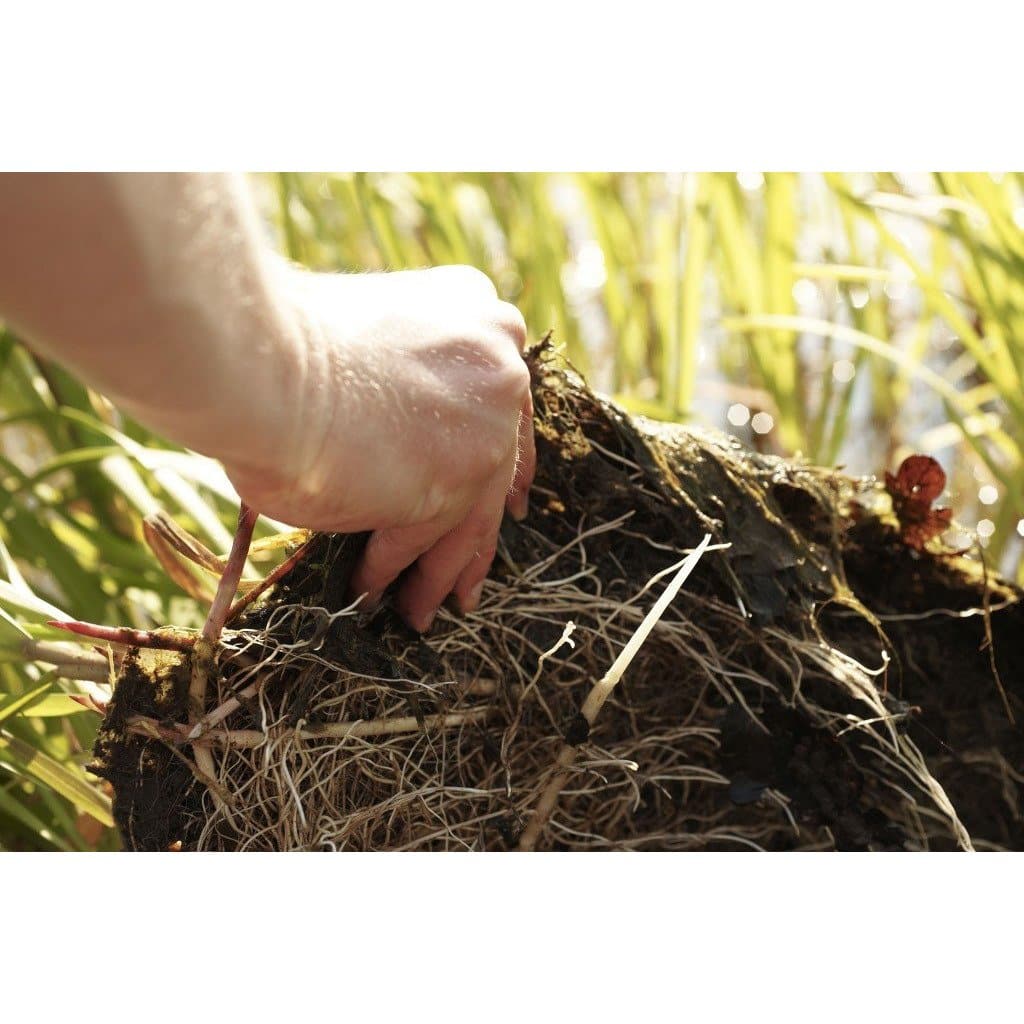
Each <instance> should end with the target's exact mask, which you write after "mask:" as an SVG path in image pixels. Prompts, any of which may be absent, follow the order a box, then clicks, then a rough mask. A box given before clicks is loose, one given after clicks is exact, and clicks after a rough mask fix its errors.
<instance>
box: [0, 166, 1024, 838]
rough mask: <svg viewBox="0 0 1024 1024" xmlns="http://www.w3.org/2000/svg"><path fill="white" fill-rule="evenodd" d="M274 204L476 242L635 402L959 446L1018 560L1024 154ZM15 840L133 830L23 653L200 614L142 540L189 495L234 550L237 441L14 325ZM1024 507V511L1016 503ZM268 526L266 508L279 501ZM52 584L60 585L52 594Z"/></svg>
mask: <svg viewBox="0 0 1024 1024" xmlns="http://www.w3.org/2000/svg"><path fill="white" fill-rule="evenodd" d="M253 181H254V185H255V188H256V192H257V195H258V198H259V200H260V203H261V207H262V209H263V211H264V213H265V214H266V217H267V221H268V228H269V230H271V231H272V232H273V233H274V237H275V241H276V243H277V244H279V245H280V246H281V247H282V249H284V251H286V252H287V253H288V254H289V255H290V256H291V257H292V258H293V259H295V260H297V261H299V262H301V263H303V264H305V265H307V266H309V267H312V268H314V269H320V270H344V271H366V270H385V269H387V270H399V269H405V268H416V267H423V266H429V265H435V264H440V263H468V264H472V265H474V266H477V267H479V268H480V269H482V270H484V271H486V272H487V273H488V274H490V275H491V277H492V278H493V280H494V282H495V285H496V287H497V288H498V291H499V294H500V295H501V296H502V298H504V299H507V300H508V301H510V302H513V303H515V304H516V305H518V306H519V307H520V309H521V310H522V311H523V313H524V315H525V317H526V320H527V323H528V325H529V327H530V329H531V333H532V334H533V336H535V337H538V336H540V335H541V334H542V333H543V332H544V331H546V330H547V329H548V328H553V329H554V331H555V339H556V341H557V342H558V343H559V344H560V345H562V346H564V349H565V351H566V353H567V355H568V356H569V358H570V359H571V360H572V361H573V362H574V363H575V364H576V365H577V366H578V367H579V368H580V369H581V370H582V371H583V372H584V373H586V374H588V376H589V377H590V378H591V380H592V381H593V382H594V383H595V384H596V386H598V387H600V388H601V389H603V390H605V391H608V392H610V393H612V394H614V395H615V396H616V397H617V398H619V399H620V400H621V401H623V402H624V403H625V404H626V405H627V406H629V407H630V408H632V409H633V410H634V411H638V412H643V413H647V414H651V415H655V416H660V417H664V418H672V419H688V420H693V421H697V422H705V423H710V424H713V425H715V426H719V427H726V428H727V429H729V430H731V431H732V432H734V433H737V434H739V435H740V436H741V437H743V438H744V439H746V440H747V441H749V442H751V443H753V444H755V445H757V446H758V447H760V448H762V449H765V450H771V451H776V452H779V453H783V454H788V455H795V454H801V455H803V456H804V457H807V458H809V459H811V460H813V461H815V462H819V463H824V464H835V463H837V462H840V463H845V464H847V465H848V466H849V468H850V469H851V470H852V471H855V472H860V473H872V472H874V473H881V471H882V470H883V469H886V468H892V467H893V465H895V463H896V462H897V461H898V459H899V458H901V457H902V456H903V455H905V454H907V453H909V452H910V451H925V452H928V453H929V454H933V455H935V456H936V457H938V458H940V460H941V461H942V462H943V464H944V465H945V467H946V468H947V470H948V471H949V473H950V503H951V504H953V505H954V507H955V510H956V516H957V520H958V522H959V523H960V524H962V525H963V526H964V527H965V529H967V530H968V531H969V530H972V529H974V528H975V527H976V528H977V532H978V534H979V535H980V537H981V539H982V540H983V542H984V543H985V544H986V546H987V548H988V554H989V557H990V558H991V560H992V561H993V562H995V563H997V564H1001V565H1002V566H1003V568H1004V570H1006V571H1008V572H1011V573H1015V572H1017V563H1018V562H1019V552H1020V547H1019V545H1020V534H1019V524H1021V520H1022V517H1024V389H1022V386H1021V385H1022V373H1024V341H1022V339H1024V333H1022V332H1024V233H1022V230H1021V227H1022V225H1024V191H1022V178H1021V176H1020V175H1017V174H1002V175H993V174H978V173H949V174H947V173H943V174H933V175H921V174H915V175H897V174H889V173H878V174H825V175H817V174H802V175H796V174H787V173H770V174H763V175H762V174H759V173H747V174H739V175H736V174H725V173H715V174H712V173H701V174H632V173H631V174H611V173H607V174H606V173H597V174H595V173H588V174H561V173H560V174H518V173H495V174H482V173H471V174H434V173H415V174H398V173H362V174H290V173H289V174H277V175H258V176H255V177H254V179H253ZM0 483H2V486H0V848H5V849H86V848H90V849H91V848H101V849H107V848H114V847H116V845H117V844H116V839H115V837H114V836H113V833H112V830H111V829H110V828H109V827H107V826H109V821H110V818H109V801H108V800H107V798H106V796H105V794H104V793H103V792H102V790H101V789H100V788H99V786H98V785H97V784H96V782H95V780H92V779H91V778H90V777H89V776H88V775H87V774H86V773H85V772H84V771H82V768H81V766H82V764H84V763H85V762H86V761H87V760H88V758H89V749H90V746H91V743H92V739H93V736H94V732H95V721H94V716H93V715H92V714H91V713H85V712H82V713H74V714H71V713H69V708H73V709H75V710H76V711H77V710H78V705H75V704H72V703H71V702H70V701H69V699H68V697H67V694H68V693H73V692H76V691H77V690H79V689H81V688H82V686H83V685H84V684H81V683H77V682H75V681H73V680H71V679H67V678H62V677H61V676H60V674H59V673H58V672H56V671H54V670H49V669H46V668H43V667H41V666H39V665H36V664H33V663H31V662H26V661H25V651H26V650H27V649H28V648H27V647H26V644H31V643H32V642H38V641H51V640H57V639H62V636H61V635H59V634H58V633H57V632H56V631H54V630H52V629H50V628H49V627H46V626H45V624H44V622H45V620H46V619H47V618H51V617H53V615H54V614H56V613H57V612H58V610H59V611H60V612H64V613H67V614H69V615H71V616H73V617H76V618H82V619H87V620H90V621H95V622H102V623H110V624H127V625H133V626H138V627H147V626H151V625H154V624H162V623H165V622H175V623H178V624H184V625H189V624H196V623H198V621H199V620H200V615H201V609H199V608H198V607H197V606H196V604H195V602H193V601H192V600H191V599H190V598H187V597H185V596H183V595H182V594H180V592H178V590H177V588H176V587H175V586H174V585H173V584H172V583H170V582H169V581H168V580H167V578H166V576H165V575H164V573H163V572H162V570H161V569H160V567H159V565H158V563H157V561H156V559H155V558H154V557H153V556H152V555H151V554H150V553H149V551H148V549H147V548H146V546H145V545H144V543H143V542H142V534H141V528H140V524H141V519H142V517H143V516H144V515H146V514H148V513H150V512H153V511H155V510H156V509H158V508H167V509H168V510H169V511H170V512H171V514H172V515H174V516H175V518H177V519H178V520H179V521H180V522H181V523H182V525H183V526H185V528H186V529H189V530H190V531H192V532H193V533H195V534H196V535H197V536H199V537H201V538H202V539H203V540H204V541H205V542H206V543H207V544H208V545H209V546H210V547H211V548H213V549H215V550H218V551H222V552H223V551H226V550H227V548H228V546H229V542H230V530H231V528H232V526H233V521H234V517H235V511H236V509H235V505H234V499H233V495H232V492H231V490H230V488H229V486H228V485H227V481H226V479H225V478H224V477H223V475H222V474H220V473H219V472H218V470H217V467H216V466H214V465H213V464H211V463H210V462H209V461H208V460H206V459H202V458H200V457H199V456H195V455H193V454H191V453H186V452H182V451H181V450H180V449H177V448H175V447H174V446H171V445H168V444H167V443H166V442H165V441H163V440H162V439H160V438H158V437H155V436H153V435H152V434H151V433H149V432H148V431H147V430H145V429H144V428H142V427H140V426H139V425H138V424H136V423H133V422H131V421H130V420H127V419H125V418H124V417H123V416H122V415H121V414H120V413H119V412H118V411H117V410H115V409H114V408H113V407H111V406H110V404H109V403H108V402H106V400H105V399H103V398H102V397H101V396H98V395H96V394H94V393H92V392H91V391H89V390H88V389H87V388H85V387H83V386H82V385H81V384H80V383H79V382H78V381H77V380H75V379H74V378H73V377H72V376H70V375H69V374H67V373H66V372H64V371H63V370H62V369H61V368H60V367H57V366H55V365H53V364H51V363H48V362H47V361H45V360H43V359H40V358H38V357H36V356H34V355H33V354H31V352H30V351H29V350H27V349H26V348H25V347H24V346H23V345H21V344H20V343H19V342H18V340H17V339H16V338H15V337H14V336H13V335H12V334H11V333H10V332H5V333H3V334H0ZM1020 528H1024V527H1020ZM264 529H266V527H264ZM49 605H52V606H55V607H48V606H49Z"/></svg>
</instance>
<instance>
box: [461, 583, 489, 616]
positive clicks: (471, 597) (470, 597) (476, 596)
mask: <svg viewBox="0 0 1024 1024" xmlns="http://www.w3.org/2000/svg"><path fill="white" fill-rule="evenodd" d="M483 590H484V581H483V580H481V581H480V582H479V583H477V584H476V586H474V587H473V589H472V590H471V591H470V592H469V593H468V594H467V595H466V600H465V601H463V602H462V614H463V615H468V614H469V613H470V612H475V611H476V609H477V606H478V605H479V604H480V595H481V594H482V593H483Z"/></svg>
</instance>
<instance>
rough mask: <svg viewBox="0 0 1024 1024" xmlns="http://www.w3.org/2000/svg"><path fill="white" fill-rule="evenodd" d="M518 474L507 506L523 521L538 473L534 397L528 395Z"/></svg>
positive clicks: (521, 416) (522, 416)
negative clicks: (534, 479) (534, 429)
mask: <svg viewBox="0 0 1024 1024" xmlns="http://www.w3.org/2000/svg"><path fill="white" fill-rule="evenodd" d="M517 445H518V451H517V457H516V472H515V476H514V477H513V479H512V489H511V490H510V491H509V494H508V501H507V502H506V505H507V507H508V510H509V513H510V514H511V516H512V517H513V518H514V519H517V520H522V519H525V518H526V514H527V512H528V511H529V507H530V487H531V486H532V484H533V478H534V475H535V474H536V472H537V447H536V442H535V441H534V437H533V395H531V394H530V392H529V391H527V393H526V401H525V402H523V410H522V412H521V413H520V414H519V437H518V441H517Z"/></svg>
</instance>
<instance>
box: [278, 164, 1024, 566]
mask: <svg viewBox="0 0 1024 1024" xmlns="http://www.w3.org/2000/svg"><path fill="white" fill-rule="evenodd" d="M258 184H259V188H260V194H261V197H262V201H263V205H264V209H265V210H266V212H267V214H268V218H269V219H270V220H271V221H272V222H273V223H274V224H275V225H276V228H277V232H278V235H277V237H278V239H279V241H280V244H281V245H282V247H283V248H284V249H285V250H286V251H287V252H288V253H289V254H290V255H291V256H292V257H293V258H294V259H296V260H298V261H301V262H302V263H305V264H307V265H309V266H311V267H315V268H319V269H334V270H358V269H400V268H408V267H421V266H425V265H430V264H436V263H449V262H458V263H471V264H473V265H475V266H477V267H480V268H481V269H483V270H486V271H487V272H488V273H489V274H490V275H491V276H492V277H493V279H494V281H495V283H496V285H497V287H498V290H499V292H500V294H501V296H502V297H503V298H505V299H507V300H508V301H510V302H513V303H516V304H517V305H518V306H519V307H520V308H521V309H522V311H523V313H524V315H525V316H526V319H527V323H528V325H529V326H530V329H531V331H532V332H533V333H534V334H535V335H540V334H542V333H543V332H544V331H545V330H547V329H548V328H554V330H555V338H556V340H557V341H558V342H559V344H560V345H562V346H563V347H564V349H565V351H566V352H567V353H568V355H569V357H570V358H571V359H572V361H573V362H574V363H575V364H576V365H577V366H578V367H579V368H580V369H581V370H582V371H583V372H584V373H585V374H586V375H587V376H588V377H589V379H590V380H591V382H592V383H593V384H594V385H595V386H597V387H598V388H600V389H601V390H603V391H605V392H607V393H610V394H612V395H614V396H615V397H616V398H618V399H619V400H620V401H621V402H623V403H624V404H625V405H626V406H628V407H629V408H630V409H632V410H634V411H638V412H644V413H648V414H650V415H653V416H658V417H663V418H668V419H682V420H687V421H692V422H697V423H702V424H706V425H711V426H716V427H720V428H723V429H726V430H729V431H730V432H732V433H734V434H736V435H737V436H738V437H740V438H741V439H743V440H745V441H747V442H748V443H750V444H752V445H754V446H756V447H757V448H759V449H762V450H765V451H771V452H777V453H780V454H786V455H797V454H799V455H802V456H803V457H805V458H807V459H810V460H811V461H813V462H817V463H822V464H826V465H836V464H839V465H843V466H845V467H846V468H847V470H848V471H850V472H852V473H855V474H878V475H881V473H882V471H883V470H885V469H886V468H891V467H893V466H894V465H895V464H897V463H898V461H899V460H900V459H901V458H902V457H903V456H904V455H906V454H909V453H910V452H913V451H920V452H926V453H928V454H931V455H934V456H935V457H936V458H938V459H939V461H940V462H941V463H942V464H943V466H944V467H945V469H946V470H947V472H948V474H949V478H950V479H949V489H948V494H947V495H946V498H945V500H946V501H947V502H948V503H950V504H952V505H953V507H954V510H955V516H956V521H957V523H958V524H959V525H960V526H961V527H963V531H962V532H961V533H960V534H959V535H958V534H957V533H956V532H954V533H952V534H950V535H949V536H948V537H947V540H949V542H950V543H952V544H954V545H957V546H960V547H963V546H967V545H969V544H970V543H971V539H972V538H971V536H970V534H973V533H976V536H977V537H978V538H979V539H980V540H981V541H982V542H983V543H984V544H985V545H986V547H987V549H988V553H989V555H990V557H991V558H992V560H993V561H995V562H997V563H999V564H1001V565H1002V567H1003V568H1004V570H1005V571H1007V572H1009V573H1016V571H1017V563H1018V562H1019V561H1020V552H1021V547H1020V540H1021V536H1022V534H1024V521H1022V516H1024V504H1022V495H1024V478H1022V472H1024V466H1022V457H1021V456H1022V443H1024V435H1022V432H1021V426H1022V424H1024V388H1022V364H1024V346H1022V344H1021V341H1020V337H1021V335H1020V332H1021V330H1022V329H1024V233H1022V230H1021V229H1022V227H1024V193H1022V189H1021V185H1022V179H1021V176H1020V175H1018V174H895V173H877V174H799V175H797V174H781V173H774V174H762V173H760V172H754V171H752V172H744V173H739V174H576V175H571V174H335V175H320V174H310V175H306V174H303V175H295V174H287V175H276V176H262V177H260V178H259V179H258Z"/></svg>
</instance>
